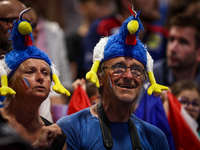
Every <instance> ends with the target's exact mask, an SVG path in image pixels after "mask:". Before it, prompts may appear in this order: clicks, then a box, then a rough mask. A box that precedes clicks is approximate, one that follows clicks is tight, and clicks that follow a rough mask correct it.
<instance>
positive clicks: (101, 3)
mask: <svg viewBox="0 0 200 150" xmlns="http://www.w3.org/2000/svg"><path fill="white" fill-rule="evenodd" d="M111 4H112V0H87V1H86V2H84V3H81V8H82V13H83V14H84V16H85V17H87V18H88V19H89V20H90V21H93V20H94V19H97V18H101V17H104V16H107V15H110V14H111V13H112V12H113V9H112V5H111Z"/></svg>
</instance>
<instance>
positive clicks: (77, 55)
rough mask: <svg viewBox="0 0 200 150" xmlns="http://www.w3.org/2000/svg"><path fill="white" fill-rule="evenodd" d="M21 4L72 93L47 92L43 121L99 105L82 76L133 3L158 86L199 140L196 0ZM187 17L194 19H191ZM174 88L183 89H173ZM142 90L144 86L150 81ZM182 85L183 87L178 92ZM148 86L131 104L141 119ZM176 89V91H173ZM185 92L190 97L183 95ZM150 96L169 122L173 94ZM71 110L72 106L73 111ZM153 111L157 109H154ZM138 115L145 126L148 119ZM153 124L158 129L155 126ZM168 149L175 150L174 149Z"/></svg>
mask: <svg viewBox="0 0 200 150" xmlns="http://www.w3.org/2000/svg"><path fill="white" fill-rule="evenodd" d="M0 1H1V0H0ZM20 1H21V2H22V3H24V4H25V5H26V6H27V7H31V8H32V10H31V12H30V14H29V15H30V21H31V22H33V23H36V24H35V25H36V28H35V30H34V31H33V35H34V40H35V45H36V46H37V47H38V48H40V49H41V50H43V51H44V52H45V53H47V54H48V56H49V57H50V59H51V60H53V62H54V63H55V65H56V66H57V69H58V70H59V72H60V76H59V77H60V81H61V83H62V84H63V86H64V87H66V88H67V89H68V90H69V91H70V92H71V94H72V96H71V97H66V96H60V95H58V94H56V93H55V92H53V91H52V92H50V95H49V97H48V98H47V99H49V100H48V101H49V102H48V103H46V104H43V106H41V107H40V110H39V113H41V115H42V113H43V114H44V116H43V117H46V118H47V119H48V120H49V121H51V122H54V123H55V122H56V121H57V120H58V119H60V118H61V117H63V116H66V115H67V114H68V111H70V114H71V113H74V112H76V111H79V110H81V109H83V108H86V107H89V106H91V105H93V104H95V103H97V102H99V101H100V97H99V93H98V89H97V88H96V86H95V85H94V84H91V83H89V82H87V81H86V80H85V75H86V73H87V72H88V71H89V70H90V68H91V67H92V61H93V60H92V53H93V48H94V47H95V45H96V44H97V43H98V42H99V40H100V38H101V37H104V36H110V35H113V34H116V33H117V32H118V30H119V27H120V26H121V25H122V23H123V21H125V20H126V18H128V16H130V12H129V9H128V6H130V7H132V6H131V4H132V5H133V6H134V9H135V10H136V11H137V12H140V11H141V13H140V16H139V17H140V20H141V22H142V24H143V26H144V31H143V32H141V34H139V39H140V40H141V41H142V42H143V43H144V44H146V46H147V49H148V50H149V53H150V54H151V56H152V57H153V59H154V72H155V79H156V81H157V82H158V83H159V84H162V85H165V86H169V87H170V90H169V91H170V93H173V94H174V96H175V97H177V99H178V100H179V102H180V104H181V105H182V107H184V108H185V110H186V112H187V113H188V114H189V115H188V116H187V113H184V114H186V115H184V116H186V118H189V120H190V121H186V122H191V120H192V119H191V118H190V117H192V118H193V121H194V124H195V127H194V124H193V125H191V124H190V125H188V126H190V128H191V130H193V131H192V132H193V133H194V134H195V136H196V138H197V139H198V140H199V139H200V138H199V137H200V129H199V128H200V127H198V126H200V90H199V87H198V86H199V85H200V64H199V62H200V45H199V42H198V40H200V31H199V30H200V22H198V21H200V0H148V1H147V0H124V1H123V0H34V1H32V0H20ZM179 15H180V16H179ZM177 16H178V17H177ZM191 16H192V18H193V19H192V20H189V19H191ZM0 17H1V15H0ZM181 17H182V18H184V17H188V20H185V22H186V23H185V24H183V23H182V22H183V21H182V22H181ZM186 19H187V18H186ZM177 20H180V22H178V21H177ZM182 20H183V19H182ZM187 21H188V22H189V23H188V22H187ZM195 21H197V22H195ZM190 23H191V24H193V25H191V24H190ZM194 24H195V25H194ZM198 27H199V28H198ZM184 28H187V30H184ZM188 28H190V29H188ZM0 32H1V26H0ZM196 33H197V34H196ZM184 34H185V35H184ZM193 36H194V37H193ZM0 38H2V37H1V36H0ZM192 38H193V39H192ZM0 44H1V43H0ZM0 46H1V45H0ZM0 49H1V47H0ZM0 54H2V53H0ZM186 80H187V81H186ZM177 81H179V82H180V83H177ZM181 81H183V83H181ZM72 83H73V84H72ZM174 83H176V84H180V85H181V86H180V85H179V86H178V85H176V84H175V85H174ZM193 84H194V85H193ZM145 86H146V87H148V80H147V81H146V84H145ZM182 86H185V88H181V87H182ZM78 87H79V88H78ZM80 87H81V88H80ZM146 87H144V88H143V90H142V92H141V96H140V97H139V98H138V100H137V102H136V103H135V105H134V108H133V112H136V114H140V113H141V111H143V109H144V110H145V109H146V110H147V108H146V107H145V106H144V108H142V107H143V106H141V105H142V104H141V103H140V102H143V101H144V99H146V100H149V99H151V97H148V96H147V95H146V89H147V88H146ZM187 87H191V88H187ZM178 88H180V91H179V92H175V91H176V90H177V89H178ZM77 90H78V92H77ZM185 91H186V92H188V93H186V94H185V93H184V92H185ZM75 93H78V94H76V97H74V95H73V94H75ZM84 93H86V94H84ZM180 93H181V94H180ZM81 96H82V97H84V99H87V102H82V100H77V99H80V97H81ZM154 96H155V97H156V98H157V97H161V101H160V102H161V104H162V106H161V105H159V106H160V107H163V110H164V111H163V112H165V115H166V116H167V117H168V116H171V114H170V108H172V107H173V106H171V102H170V100H169V99H170V98H171V97H170V96H171V95H170V96H169V94H168V93H167V92H162V93H161V94H160V95H154ZM82 97H81V98H82ZM173 98H174V97H173ZM70 102H71V103H73V104H70ZM149 102H150V100H149ZM147 103H148V101H147ZM47 105H48V106H49V107H48V109H47V107H46V106H47ZM76 105H77V106H76ZM80 105H81V106H80ZM155 105H156V104H155ZM177 105H179V104H177ZM69 106H70V107H74V108H73V110H71V109H72V108H70V107H69ZM180 107H181V106H180ZM152 108H155V107H153V106H152ZM48 111H49V112H50V114H49V112H48ZM149 112H151V110H149ZM147 113H148V112H147ZM49 115H50V116H49ZM47 116H48V117H47ZM138 116H139V117H141V118H142V119H144V120H145V119H146V121H147V122H148V119H147V118H145V117H143V116H140V115H138ZM167 117H166V118H167ZM185 120H187V119H185ZM149 122H150V123H151V121H149ZM152 124H154V123H152ZM154 125H156V126H157V124H154ZM170 125H171V124H170ZM196 126H197V127H196ZM170 127H171V126H170ZM198 134H199V135H198ZM169 141H170V140H169V139H168V142H169ZM199 141H200V140H199ZM169 143H170V142H169ZM170 148H171V149H173V145H171V147H170ZM176 148H177V147H176Z"/></svg>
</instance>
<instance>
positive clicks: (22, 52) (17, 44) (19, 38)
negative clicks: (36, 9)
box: [5, 9, 52, 78]
mask: <svg viewBox="0 0 200 150" xmlns="http://www.w3.org/2000/svg"><path fill="white" fill-rule="evenodd" d="M29 10H30V9H28V10H26V11H23V12H22V13H21V14H20V18H19V20H17V21H15V22H14V24H13V28H12V35H11V40H12V41H13V51H11V52H9V53H8V54H6V57H5V62H6V64H7V65H8V67H9V69H10V70H11V72H10V73H9V74H8V78H10V77H11V75H12V74H13V72H14V71H15V70H16V69H17V68H18V66H19V65H20V64H21V63H22V62H23V61H25V60H26V59H28V58H37V59H42V60H44V61H46V62H47V63H48V64H49V66H51V65H52V63H51V60H50V59H49V57H48V55H47V54H46V53H45V52H43V51H41V50H40V49H38V48H37V47H36V46H34V45H33V42H34V41H33V37H32V28H31V26H30V24H29V23H28V21H26V20H24V19H22V15H23V14H24V13H25V12H27V11H29ZM20 32H21V33H20Z"/></svg>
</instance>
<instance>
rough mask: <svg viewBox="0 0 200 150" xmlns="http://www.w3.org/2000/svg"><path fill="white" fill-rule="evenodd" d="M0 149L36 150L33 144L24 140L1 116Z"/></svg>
mask: <svg viewBox="0 0 200 150" xmlns="http://www.w3.org/2000/svg"><path fill="white" fill-rule="evenodd" d="M0 149H1V150H34V148H33V147H32V146H31V144H29V143H27V142H26V141H24V140H23V139H22V138H21V137H20V136H19V135H18V134H17V133H16V132H15V131H14V130H13V129H12V128H10V127H9V126H7V125H6V124H5V122H3V120H2V118H0Z"/></svg>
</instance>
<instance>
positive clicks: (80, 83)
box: [72, 78, 86, 91]
mask: <svg viewBox="0 0 200 150" xmlns="http://www.w3.org/2000/svg"><path fill="white" fill-rule="evenodd" d="M78 86H81V87H82V88H83V90H85V91H86V81H85V79H84V78H81V79H76V81H74V82H73V83H72V88H73V90H74V91H75V90H76V88H77V87H78Z"/></svg>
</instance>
